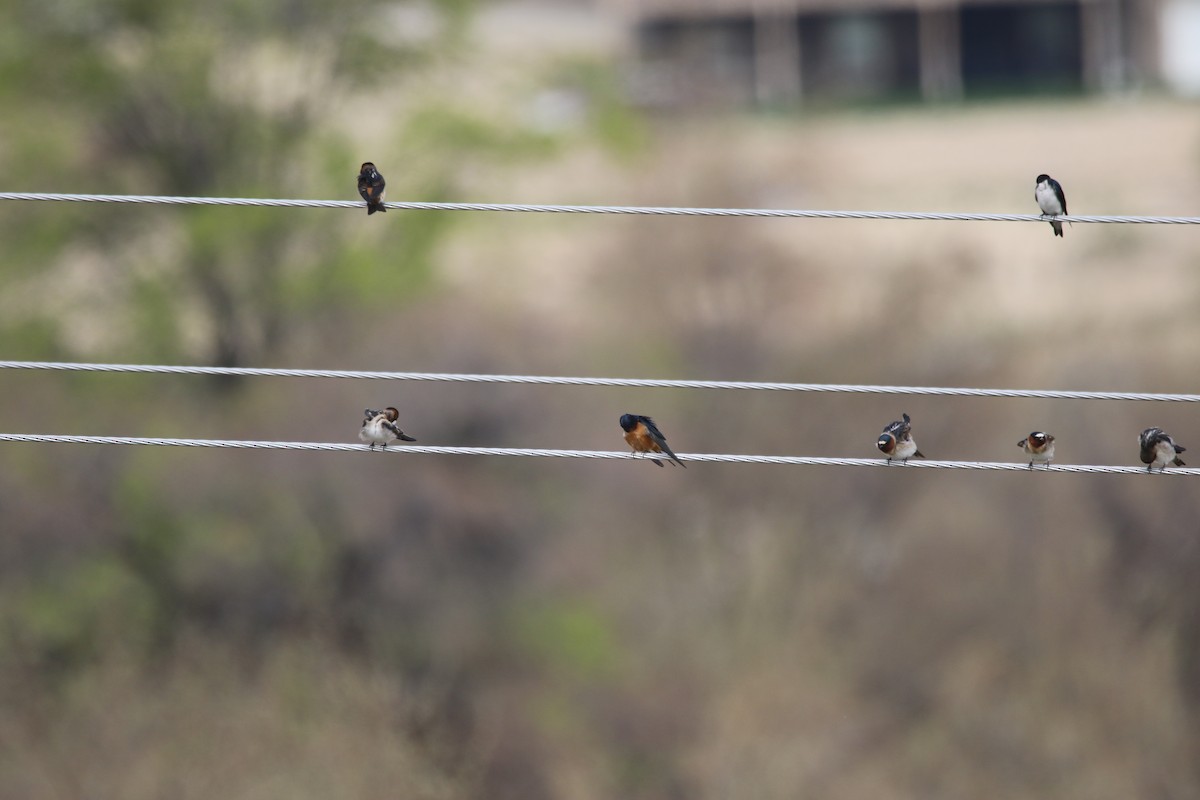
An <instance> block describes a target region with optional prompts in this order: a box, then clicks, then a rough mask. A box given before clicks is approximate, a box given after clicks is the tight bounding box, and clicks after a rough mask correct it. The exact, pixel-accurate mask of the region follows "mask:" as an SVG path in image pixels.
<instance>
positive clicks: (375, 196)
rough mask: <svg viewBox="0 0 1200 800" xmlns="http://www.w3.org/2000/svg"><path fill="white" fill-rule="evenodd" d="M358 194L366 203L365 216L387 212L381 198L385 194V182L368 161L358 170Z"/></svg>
mask: <svg viewBox="0 0 1200 800" xmlns="http://www.w3.org/2000/svg"><path fill="white" fill-rule="evenodd" d="M358 193H359V194H360V195H362V199H363V200H366V201H367V216H370V215H372V214H374V213H375V212H376V211H387V209H386V208H384V206H383V196H384V195H385V194H386V193H387V181H385V180H384V179H383V176H382V175H380V174H379V170H377V169H375V165H374V164H372V163H371V162H370V161H365V162H363V165H362V166H361V167H359V168H358Z"/></svg>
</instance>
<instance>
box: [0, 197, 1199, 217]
mask: <svg viewBox="0 0 1200 800" xmlns="http://www.w3.org/2000/svg"><path fill="white" fill-rule="evenodd" d="M0 200H25V201H45V202H65V203H152V204H162V205H176V206H273V207H282V208H353V209H359V210H361V209H363V208H364V205H365V204H364V203H363V202H362V201H361V200H280V199H269V198H251V197H177V196H169V195H136V194H58V193H53V192H0ZM385 205H386V207H387V208H389V209H396V210H398V211H499V212H516V213H541V214H633V215H640V216H669V217H770V218H786V219H891V220H940V221H953V222H975V221H981V222H1041V223H1045V222H1047V221H1048V219H1049V217H1045V216H1041V215H1039V214H953V213H942V212H929V211H824V210H814V209H770V208H687V207H681V208H677V207H670V206H569V205H539V204H525V203H420V202H402V203H386V204H385ZM1061 219H1063V220H1064V221H1068V222H1079V223H1120V224H1137V225H1200V217H1157V216H1155V217H1151V216H1126V215H1107V216H1106V215H1082V216H1076V215H1071V216H1070V217H1065V216H1064V217H1061Z"/></svg>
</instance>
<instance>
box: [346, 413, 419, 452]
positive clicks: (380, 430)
mask: <svg viewBox="0 0 1200 800" xmlns="http://www.w3.org/2000/svg"><path fill="white" fill-rule="evenodd" d="M363 414H364V415H365V417H364V419H363V424H362V427H361V428H359V430H358V438H359V439H362V440H363V441H364V442H370V443H371V449H372V450H374V449H375V445H377V444H382V445H383V449H384V450H387V446H388V442H394V441H396V440H397V439H399V440H400V441H402V442H415V441H416V439H414V438H413V437H411V436H409V435H408V434H406V433H405V432H404V431H402V430H400V427H399V426H398V425H397V424H396V419H397V418H398V417H399V416H400V412H399V411H397V410H396V409H394V408H392V407H391V406H388V407H387V408H385V409H384V410H383V411H373V410H371V409H369V408H368V409H367V410H366V411H364V412H363Z"/></svg>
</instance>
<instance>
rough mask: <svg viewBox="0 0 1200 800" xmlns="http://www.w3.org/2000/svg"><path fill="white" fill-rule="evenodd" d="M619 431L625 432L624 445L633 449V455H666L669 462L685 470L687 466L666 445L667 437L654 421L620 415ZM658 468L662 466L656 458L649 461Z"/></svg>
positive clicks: (634, 415)
mask: <svg viewBox="0 0 1200 800" xmlns="http://www.w3.org/2000/svg"><path fill="white" fill-rule="evenodd" d="M621 430H623V431H625V443H626V444H628V445H629V446H630V447H632V448H633V450H634V452H635V453H666V454H667V456H668V457H669V458H670V460H671V461H673V462H674V463H676V464H678V465H679V466H681V467H683V468H684V469H687V464H684V463H683V462H682V461H680V460H679V456H677V455H675V453H674V451H672V450H671V448H670V447H669V446H668V445H667V437H665V436H663V435H662V431H660V430H659V429H658V426H657V425H655V424H654V420H652V419H650V418H649V417H643V416H641V415H639V414H622V415H621ZM650 460H651V461H653V462H654V463H655V464H658V465H659V466H660V467H661V466H662V465H663V463H662V462H661V461H659V460H658V459H657V458H652V459H650Z"/></svg>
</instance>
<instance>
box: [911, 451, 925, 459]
mask: <svg viewBox="0 0 1200 800" xmlns="http://www.w3.org/2000/svg"><path fill="white" fill-rule="evenodd" d="M924 457H925V454H924V453H922V452H921V451H920V450H918V451H917V452H915V453H913V458H924Z"/></svg>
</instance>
